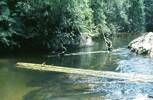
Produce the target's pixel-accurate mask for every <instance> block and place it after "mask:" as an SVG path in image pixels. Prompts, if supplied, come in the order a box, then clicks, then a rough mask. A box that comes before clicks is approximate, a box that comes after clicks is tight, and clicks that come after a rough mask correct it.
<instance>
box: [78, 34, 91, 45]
mask: <svg viewBox="0 0 153 100" xmlns="http://www.w3.org/2000/svg"><path fill="white" fill-rule="evenodd" d="M93 44H94V43H93V40H92V37H91V36H90V35H89V34H87V33H84V34H82V35H81V40H80V47H89V46H92V45H93Z"/></svg>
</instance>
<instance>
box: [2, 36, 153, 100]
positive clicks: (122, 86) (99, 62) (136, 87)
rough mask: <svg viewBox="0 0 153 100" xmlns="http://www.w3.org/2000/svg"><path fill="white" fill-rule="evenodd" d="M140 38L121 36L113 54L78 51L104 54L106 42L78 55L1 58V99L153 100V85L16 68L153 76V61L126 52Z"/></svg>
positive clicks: (11, 56) (79, 50) (116, 40)
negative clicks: (35, 65)
mask: <svg viewBox="0 0 153 100" xmlns="http://www.w3.org/2000/svg"><path fill="white" fill-rule="evenodd" d="M136 37H138V35H126V34H125V35H122V36H120V37H117V36H116V37H115V38H114V39H113V46H114V51H113V52H112V53H90V54H86V53H85V54H83V53H81V55H79V54H78V55H77V52H93V51H103V50H106V49H105V45H104V43H103V42H101V41H98V42H95V44H94V46H92V47H86V48H81V49H77V50H74V51H73V52H74V53H76V55H69V56H61V57H59V56H49V57H48V55H49V54H32V55H27V54H22V55H15V54H14V55H9V56H3V57H1V58H0V100H153V83H138V82H137V83H135V82H127V81H124V80H114V79H107V78H97V77H91V76H83V75H75V74H63V73H51V72H50V73H49V72H39V71H30V70H21V69H16V68H15V63H16V62H19V61H21V62H32V63H43V62H45V63H46V64H51V65H58V66H65V67H74V68H83V69H93V70H102V71H115V72H123V73H125V72H126V73H139V74H148V75H153V60H152V59H150V58H149V57H144V56H138V55H136V54H134V53H131V52H130V51H129V50H128V49H127V45H128V43H129V42H130V41H131V40H133V39H134V38H136Z"/></svg>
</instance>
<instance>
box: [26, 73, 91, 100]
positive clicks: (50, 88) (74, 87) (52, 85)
mask: <svg viewBox="0 0 153 100" xmlns="http://www.w3.org/2000/svg"><path fill="white" fill-rule="evenodd" d="M28 85H30V86H34V87H40V88H39V89H37V90H34V91H31V92H30V93H28V94H26V95H25V96H24V100H51V99H53V98H58V97H67V96H68V97H71V98H74V97H75V96H78V95H84V93H85V92H88V89H89V86H88V84H81V83H75V82H72V81H70V80H69V77H68V75H63V74H60V75H56V76H55V77H48V78H45V77H42V78H40V79H37V78H36V79H34V80H33V81H30V82H29V83H28ZM78 97H79V96H78ZM74 100H78V99H74Z"/></svg>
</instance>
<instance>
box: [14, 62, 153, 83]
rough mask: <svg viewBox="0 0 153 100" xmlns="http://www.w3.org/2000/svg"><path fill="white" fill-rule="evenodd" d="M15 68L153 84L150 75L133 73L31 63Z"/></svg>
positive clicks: (152, 78) (19, 64) (152, 77)
mask: <svg viewBox="0 0 153 100" xmlns="http://www.w3.org/2000/svg"><path fill="white" fill-rule="evenodd" d="M16 67H17V68H22V69H30V70H38V71H46V72H59V73H67V74H80V75H89V76H95V77H105V78H110V79H121V80H126V81H130V82H142V83H145V82H153V76H152V75H142V74H135V73H119V72H111V71H96V70H87V69H78V68H68V67H59V66H53V65H43V64H33V63H22V62H19V63H17V64H16Z"/></svg>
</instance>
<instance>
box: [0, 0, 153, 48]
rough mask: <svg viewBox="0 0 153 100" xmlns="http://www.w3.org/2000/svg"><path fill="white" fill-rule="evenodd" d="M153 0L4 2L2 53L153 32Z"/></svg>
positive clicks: (0, 37) (1, 8)
mask: <svg viewBox="0 0 153 100" xmlns="http://www.w3.org/2000/svg"><path fill="white" fill-rule="evenodd" d="M152 7H153V0H1V1H0V51H4V50H18V49H20V50H28V49H33V50H54V51H56V50H58V49H63V48H68V47H72V46H74V47H77V46H78V45H79V44H80V39H81V35H83V34H90V35H98V36H101V35H102V34H116V33H118V32H120V33H123V32H128V33H129V34H132V33H143V32H145V31H146V30H149V31H151V30H153V25H152V24H153V23H152V19H153V16H152V15H153V11H152Z"/></svg>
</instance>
